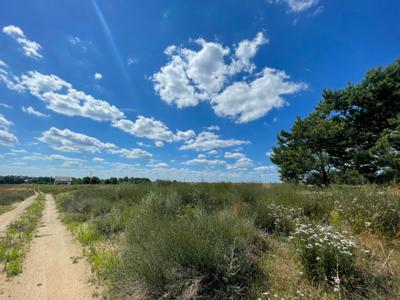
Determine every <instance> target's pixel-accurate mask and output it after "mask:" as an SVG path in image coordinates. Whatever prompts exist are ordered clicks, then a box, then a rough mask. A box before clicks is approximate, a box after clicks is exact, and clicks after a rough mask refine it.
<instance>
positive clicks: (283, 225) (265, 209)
mask: <svg viewBox="0 0 400 300" xmlns="http://www.w3.org/2000/svg"><path fill="white" fill-rule="evenodd" d="M254 213H255V224H256V226H257V227H258V228H260V229H262V230H264V231H266V232H268V233H275V234H280V235H284V236H288V235H290V233H292V232H293V231H294V229H295V225H296V222H299V220H300V218H301V217H302V211H301V209H296V208H287V207H285V206H282V205H276V204H267V203H258V205H256V206H255V210H254Z"/></svg>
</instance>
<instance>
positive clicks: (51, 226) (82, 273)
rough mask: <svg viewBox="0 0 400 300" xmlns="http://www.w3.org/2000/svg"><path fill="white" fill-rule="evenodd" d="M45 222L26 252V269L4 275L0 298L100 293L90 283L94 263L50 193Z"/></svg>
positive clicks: (64, 299) (61, 298)
mask: <svg viewBox="0 0 400 300" xmlns="http://www.w3.org/2000/svg"><path fill="white" fill-rule="evenodd" d="M46 197H47V200H46V205H45V211H44V214H43V218H42V222H41V225H40V227H39V229H38V231H37V232H36V235H35V237H34V239H33V241H32V244H31V246H30V249H29V252H28V253H27V255H26V258H25V261H24V266H23V272H22V274H20V275H19V276H16V277H14V278H12V279H11V280H6V279H5V277H1V278H0V287H1V288H0V299H13V300H22V299H24V300H25V299H30V300H39V299H41V300H42V299H54V300H68V299H71V300H73V299H74V300H76V299H80V300H81V299H95V298H96V295H99V294H100V291H99V289H97V288H96V287H95V286H94V285H93V284H91V283H90V279H91V278H90V276H91V275H90V274H91V272H90V267H89V265H88V264H87V262H86V261H85V260H84V259H77V258H80V257H82V253H81V249H80V247H79V246H78V244H77V243H76V242H75V241H74V239H73V237H72V235H71V233H70V232H69V231H68V230H67V228H66V227H65V225H64V224H62V222H61V220H60V218H59V214H58V211H57V209H56V205H55V203H54V201H53V199H52V197H51V196H49V195H47V196H46Z"/></svg>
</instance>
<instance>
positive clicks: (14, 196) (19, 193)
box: [0, 184, 34, 215]
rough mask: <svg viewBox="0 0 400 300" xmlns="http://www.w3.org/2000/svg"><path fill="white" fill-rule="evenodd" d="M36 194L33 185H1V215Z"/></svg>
mask: <svg viewBox="0 0 400 300" xmlns="http://www.w3.org/2000/svg"><path fill="white" fill-rule="evenodd" d="M33 194H34V191H33V186H32V185H11V184H5V185H0V215H1V214H2V213H5V212H6V211H9V210H11V209H12V208H13V206H14V204H15V203H17V202H19V201H23V200H25V199H26V198H28V197H29V196H32V195H33Z"/></svg>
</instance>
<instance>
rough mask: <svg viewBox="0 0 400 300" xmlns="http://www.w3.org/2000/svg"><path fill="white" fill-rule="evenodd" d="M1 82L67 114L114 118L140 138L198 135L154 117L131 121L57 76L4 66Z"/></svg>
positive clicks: (180, 138) (114, 122) (172, 139)
mask: <svg viewBox="0 0 400 300" xmlns="http://www.w3.org/2000/svg"><path fill="white" fill-rule="evenodd" d="M0 81H3V82H4V83H5V85H6V86H7V87H8V88H9V89H12V90H16V91H18V92H23V91H26V90H27V91H29V92H30V93H31V94H32V95H33V96H35V97H37V98H38V99H40V100H42V101H44V102H45V103H46V107H47V108H48V109H50V110H52V111H55V112H57V113H60V114H63V115H67V116H81V117H86V118H90V119H93V120H96V121H110V122H111V124H112V126H113V127H116V128H119V129H121V130H123V131H125V132H128V133H130V134H132V135H135V136H137V137H144V138H148V139H152V140H155V141H163V142H179V141H184V140H187V139H190V138H192V137H194V136H195V132H194V131H193V130H187V131H180V130H177V132H176V134H174V133H173V132H172V131H171V130H169V129H168V127H167V126H166V125H165V124H164V123H163V122H161V121H158V120H155V119H154V118H146V117H144V116H138V117H137V119H136V120H135V121H131V120H128V119H126V118H125V115H124V113H123V112H122V111H120V110H119V109H118V108H117V107H115V106H114V105H111V104H110V103H108V102H107V101H104V100H100V99H96V98H94V97H93V96H91V95H88V94H86V93H85V92H82V91H79V90H76V89H75V88H73V86H72V84H70V83H68V82H66V81H65V80H63V79H61V78H60V77H58V76H56V75H45V74H42V73H39V72H37V71H30V72H27V73H25V74H23V75H22V76H20V77H17V76H13V75H12V74H9V73H8V72H7V71H6V70H4V69H1V68H0Z"/></svg>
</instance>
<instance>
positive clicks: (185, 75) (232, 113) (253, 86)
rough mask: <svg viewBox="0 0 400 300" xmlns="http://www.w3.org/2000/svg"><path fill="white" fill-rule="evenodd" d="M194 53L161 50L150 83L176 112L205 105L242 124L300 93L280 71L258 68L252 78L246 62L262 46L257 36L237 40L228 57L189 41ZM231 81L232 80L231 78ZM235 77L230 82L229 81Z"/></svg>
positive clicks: (219, 48)
mask: <svg viewBox="0 0 400 300" xmlns="http://www.w3.org/2000/svg"><path fill="white" fill-rule="evenodd" d="M195 43H196V44H197V46H198V47H199V48H200V49H198V50H197V51H196V50H192V49H188V48H180V47H177V46H175V45H172V46H169V47H167V49H166V50H165V54H166V55H167V57H168V62H167V64H166V65H165V66H163V67H162V68H161V69H160V70H159V72H157V73H155V74H154V75H153V76H152V77H151V79H152V81H153V82H154V89H155V91H156V92H157V93H158V94H159V95H160V97H161V99H162V100H163V101H165V102H167V103H169V104H175V105H176V106H177V107H179V108H183V107H188V106H196V105H198V104H199V102H200V101H208V102H210V103H211V105H212V108H213V110H214V111H215V113H216V114H217V115H219V116H222V117H229V118H232V119H234V120H235V122H236V123H247V122H250V121H253V120H256V119H258V118H261V117H262V116H264V115H266V114H267V113H268V112H269V111H270V110H271V109H273V108H279V107H281V106H282V105H283V104H285V100H284V98H283V96H285V95H289V94H294V93H296V92H299V91H301V90H303V89H305V88H306V85H305V84H303V83H295V82H292V81H290V77H289V76H288V75H286V73H285V72H284V71H279V70H276V69H272V68H264V70H263V71H262V72H259V73H257V74H255V75H254V76H250V77H249V76H247V75H248V74H253V72H254V70H255V69H256V66H255V65H254V63H252V59H253V58H254V57H255V55H256V54H257V52H258V50H259V48H260V46H262V45H264V44H267V43H268V40H267V38H266V37H265V36H264V34H263V33H262V32H259V33H258V34H257V35H256V37H255V38H254V39H252V40H247V39H246V40H243V41H241V42H239V44H238V45H236V47H235V49H234V51H231V49H230V48H227V47H224V46H223V45H222V44H220V43H217V42H207V41H205V40H203V39H197V40H196V41H195ZM234 76H235V77H234ZM236 77H240V78H241V79H240V80H239V81H236V82H233V83H232V82H231V81H232V79H233V78H236Z"/></svg>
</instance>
